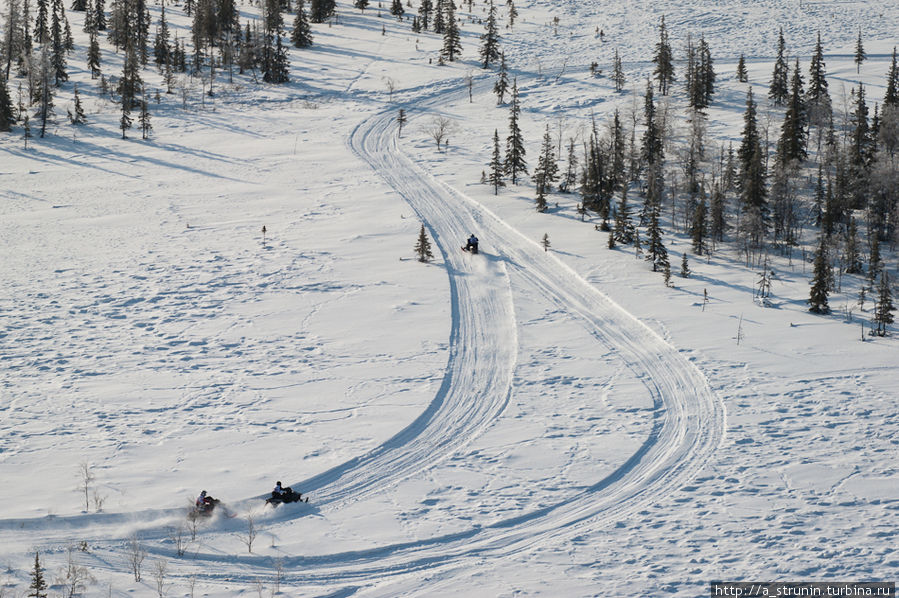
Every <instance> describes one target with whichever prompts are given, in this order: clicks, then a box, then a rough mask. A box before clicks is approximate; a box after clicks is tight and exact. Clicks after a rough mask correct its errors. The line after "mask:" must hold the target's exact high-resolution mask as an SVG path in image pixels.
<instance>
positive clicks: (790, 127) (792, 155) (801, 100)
mask: <svg viewBox="0 0 899 598" xmlns="http://www.w3.org/2000/svg"><path fill="white" fill-rule="evenodd" d="M807 127H808V114H807V111H806V107H805V92H804V91H803V89H802V74H801V73H800V72H799V59H798V58H797V59H796V66H795V67H794V68H793V77H792V79H791V80H790V99H789V101H788V102H787V111H786V113H785V114H784V121H783V125H782V126H781V129H780V139H779V140H778V142H777V157H778V160H779V161H780V163H781V164H782V165H784V166H786V165H787V164H789V163H791V162H802V161H803V160H805V158H806V144H807V139H806V131H807Z"/></svg>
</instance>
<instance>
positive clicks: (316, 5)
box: [309, 0, 337, 23]
mask: <svg viewBox="0 0 899 598" xmlns="http://www.w3.org/2000/svg"><path fill="white" fill-rule="evenodd" d="M336 8H337V2H336V0H310V4H309V19H310V20H311V21H312V22H313V23H324V22H325V21H327V20H328V17H330V16H331V15H333V14H334V10H335V9H336Z"/></svg>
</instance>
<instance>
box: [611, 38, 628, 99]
mask: <svg viewBox="0 0 899 598" xmlns="http://www.w3.org/2000/svg"><path fill="white" fill-rule="evenodd" d="M612 81H614V82H615V91H622V90H623V89H624V85H625V83H627V78H626V77H625V76H624V70H623V69H622V68H621V57H620V56H619V55H618V48H615V57H614V58H613V59H612Z"/></svg>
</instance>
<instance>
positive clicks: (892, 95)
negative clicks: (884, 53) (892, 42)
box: [883, 47, 899, 112]
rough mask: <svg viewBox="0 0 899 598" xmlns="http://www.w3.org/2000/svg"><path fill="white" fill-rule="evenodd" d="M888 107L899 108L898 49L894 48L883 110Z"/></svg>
mask: <svg viewBox="0 0 899 598" xmlns="http://www.w3.org/2000/svg"><path fill="white" fill-rule="evenodd" d="M887 106H890V107H892V108H896V107H899V65H897V63H896V48H895V47H894V48H893V59H892V62H890V70H889V72H888V73H887V90H886V93H885V94H884V96H883V110H884V112H886V109H887Z"/></svg>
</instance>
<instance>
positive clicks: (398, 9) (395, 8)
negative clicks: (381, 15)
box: [390, 0, 406, 19]
mask: <svg viewBox="0 0 899 598" xmlns="http://www.w3.org/2000/svg"><path fill="white" fill-rule="evenodd" d="M390 14H392V15H393V16H395V17H396V18H398V19H401V18H402V17H403V15H404V14H406V9H404V8H403V0H392V2H391V3H390Z"/></svg>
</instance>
